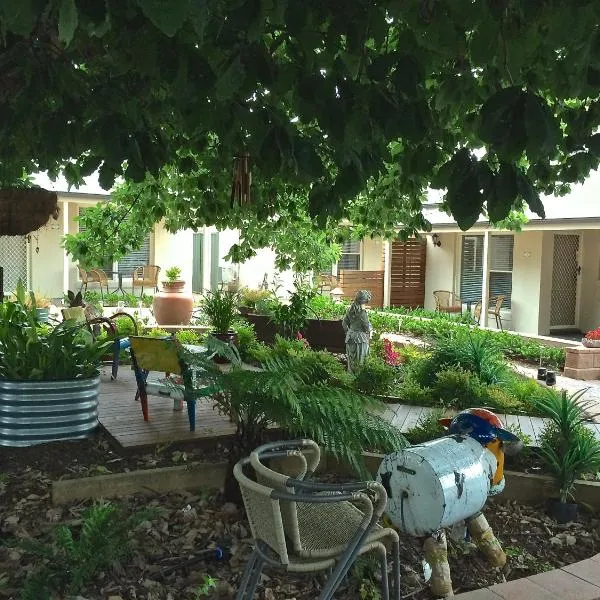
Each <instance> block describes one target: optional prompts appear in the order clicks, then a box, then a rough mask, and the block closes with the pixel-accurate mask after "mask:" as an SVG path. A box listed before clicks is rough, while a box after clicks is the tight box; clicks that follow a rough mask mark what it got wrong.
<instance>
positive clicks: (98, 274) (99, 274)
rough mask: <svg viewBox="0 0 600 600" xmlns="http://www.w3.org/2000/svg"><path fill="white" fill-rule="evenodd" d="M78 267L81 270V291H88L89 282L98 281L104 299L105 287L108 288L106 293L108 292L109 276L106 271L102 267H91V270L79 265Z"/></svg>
mask: <svg viewBox="0 0 600 600" xmlns="http://www.w3.org/2000/svg"><path fill="white" fill-rule="evenodd" d="M77 269H78V271H79V279H81V287H80V288H79V291H81V290H84V292H87V289H88V284H90V283H98V284H100V298H101V299H102V300H104V292H103V289H102V288H103V287H105V288H106V293H107V294H108V277H107V276H106V273H105V272H104V271H103V270H102V269H90V270H89V271H85V270H84V269H82V268H81V267H77Z"/></svg>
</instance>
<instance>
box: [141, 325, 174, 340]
mask: <svg viewBox="0 0 600 600" xmlns="http://www.w3.org/2000/svg"><path fill="white" fill-rule="evenodd" d="M144 335H147V336H148V337H153V338H164V337H169V336H170V335H171V334H170V333H169V332H168V331H167V330H166V329H161V328H160V327H155V328H154V329H150V330H149V331H146V332H145V333H144Z"/></svg>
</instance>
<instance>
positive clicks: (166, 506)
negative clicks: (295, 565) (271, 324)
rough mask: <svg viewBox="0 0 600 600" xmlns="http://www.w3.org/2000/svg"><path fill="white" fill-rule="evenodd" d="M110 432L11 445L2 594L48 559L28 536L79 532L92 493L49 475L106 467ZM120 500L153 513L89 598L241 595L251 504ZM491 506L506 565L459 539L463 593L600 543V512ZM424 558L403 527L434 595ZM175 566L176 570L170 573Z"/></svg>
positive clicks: (274, 584)
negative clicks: (63, 500)
mask: <svg viewBox="0 0 600 600" xmlns="http://www.w3.org/2000/svg"><path fill="white" fill-rule="evenodd" d="M102 441H103V440H102V439H100V440H98V439H96V440H83V441H81V442H70V443H69V444H68V445H66V444H64V443H61V444H50V445H45V446H38V447H33V448H28V449H23V451H21V450H19V449H17V450H15V451H11V452H10V456H6V455H5V454H4V453H3V456H2V465H1V470H2V472H3V473H4V475H3V478H2V485H1V486H0V493H1V496H2V504H1V506H0V523H1V529H2V535H3V538H4V542H3V544H2V545H1V546H0V572H3V573H5V575H4V587H3V588H0V590H1V591H0V595H2V596H5V597H9V598H10V597H15V598H18V597H19V596H18V591H17V590H19V589H20V587H21V585H22V582H23V580H24V578H25V576H26V574H27V573H28V572H29V571H30V570H32V569H33V567H34V566H39V564H40V561H39V559H37V558H34V557H33V556H32V555H31V554H30V553H28V552H26V551H25V549H24V548H23V547H22V546H21V545H20V543H21V541H22V540H24V539H26V538H28V537H29V536H33V537H34V538H36V539H38V540H49V539H51V536H49V534H50V533H51V532H52V531H54V530H55V529H56V527H57V526H58V525H67V526H70V527H71V528H72V530H73V532H74V533H75V535H76V537H77V534H78V532H79V528H80V524H81V519H82V514H83V511H84V510H85V509H86V508H87V507H89V506H90V503H89V502H84V503H81V502H78V503H75V504H71V505H65V506H62V507H54V506H52V505H51V504H50V498H49V492H50V483H51V480H52V479H56V478H60V477H63V476H65V475H67V474H70V475H72V471H71V469H72V468H74V465H88V464H93V463H96V465H97V466H104V467H106V468H107V469H112V468H114V467H113V465H115V464H117V463H116V462H110V461H114V458H115V457H116V453H112V454H110V453H109V452H108V451H107V450H106V449H105V448H104V447H103V445H102ZM99 442H100V444H99ZM66 450H68V452H66ZM189 451H190V455H192V454H193V455H194V456H195V457H197V458H200V457H201V456H202V455H203V454H205V453H206V452H207V451H206V450H205V449H202V448H200V449H193V448H190V449H189ZM102 453H105V454H106V460H105V461H104V462H102V461H101V459H102ZM161 454H165V455H168V453H164V452H161V449H160V448H155V449H152V450H150V451H149V452H148V454H147V456H156V455H161ZM65 455H68V458H66V457H65ZM119 458H123V461H122V462H123V464H128V465H129V466H130V467H133V466H134V464H135V461H137V460H140V457H134V456H129V457H119ZM127 461H131V462H127ZM118 462H121V461H118ZM114 506H118V507H122V510H123V516H127V515H132V514H136V513H137V514H140V513H141V512H142V511H146V510H147V509H150V513H149V514H147V515H144V518H143V519H142V521H141V523H139V525H138V526H137V527H136V528H135V529H133V530H132V532H131V533H130V536H131V539H132V540H133V547H132V554H131V555H130V556H129V557H126V558H123V559H122V568H119V569H116V570H114V569H110V568H104V569H102V574H101V575H99V576H94V577H90V578H89V580H88V581H86V582H85V585H84V586H83V587H82V588H81V590H80V591H79V592H78V593H80V595H81V596H82V597H85V598H87V599H89V600H96V599H97V600H100V599H104V598H107V597H110V596H115V597H117V598H118V597H120V598H122V600H134V599H135V598H152V599H156V600H166V599H167V598H177V599H182V600H188V599H189V600H196V598H198V597H205V596H204V595H203V594H202V593H201V592H202V591H203V589H205V590H206V591H207V594H206V597H208V598H222V599H225V598H233V597H234V591H235V590H236V588H237V583H238V581H239V579H240V576H241V572H242V570H243V567H244V565H245V559H246V557H247V554H248V553H249V551H250V537H249V529H248V524H247V522H246V519H245V515H244V512H243V510H239V509H238V508H237V507H235V506H233V505H230V504H224V503H223V501H222V499H221V496H220V495H219V494H218V493H213V494H209V493H207V492H206V491H202V490H197V491H194V492H185V491H181V492H178V493H169V492H165V493H160V494H153V493H152V492H151V491H149V492H148V494H147V495H144V496H129V497H127V498H124V499H122V500H120V501H118V502H117V501H115V502H114ZM485 514H486V516H487V518H488V520H489V522H490V524H491V525H492V527H493V528H494V530H495V532H496V533H497V535H498V537H499V538H500V540H501V541H502V543H503V546H504V548H505V550H506V552H507V554H508V563H507V566H506V567H505V568H504V569H503V570H501V571H496V570H493V569H489V568H488V567H487V565H486V563H485V562H484V560H483V558H482V557H481V555H480V554H479V553H478V552H477V551H475V550H474V549H473V548H472V547H471V546H470V545H467V544H457V543H455V542H450V544H449V546H450V557H449V558H450V567H451V571H452V578H453V582H454V586H455V592H457V593H458V592H461V591H467V590H471V589H476V588H480V587H486V586H489V585H492V584H494V583H500V582H503V581H505V580H512V579H517V578H520V577H524V576H527V575H531V574H534V573H537V572H540V571H544V570H549V569H551V568H556V567H560V566H563V565H565V564H569V563H572V562H576V561H578V560H582V559H584V558H587V557H589V556H592V555H594V554H596V553H597V552H598V551H599V550H600V533H599V529H600V528H599V526H600V522H599V521H598V520H597V519H594V518H592V517H590V516H588V515H584V516H583V517H582V518H581V520H579V521H577V522H575V523H572V524H569V525H557V524H556V523H555V522H553V521H552V520H550V519H548V518H547V517H545V516H544V513H543V508H541V507H531V506H527V505H521V504H517V503H515V502H512V501H510V502H503V501H501V500H499V501H491V502H490V503H489V504H488V506H487V508H486V511H485ZM216 544H219V545H222V546H225V547H227V548H229V549H230V550H231V552H232V555H233V556H232V558H231V559H230V560H228V561H223V562H214V561H208V562H206V561H199V562H197V563H194V562H193V560H192V559H193V557H194V555H195V554H196V553H197V552H199V551H201V550H202V549H204V548H206V547H209V546H211V545H212V546H214V545H216ZM421 559H422V553H421V549H420V542H419V541H418V540H415V539H412V538H409V537H407V536H401V568H402V586H403V594H404V595H405V596H406V595H411V596H410V597H412V598H416V599H417V600H424V599H426V598H427V599H428V598H430V595H429V591H428V589H427V586H426V584H425V583H424V581H423V579H422V572H421ZM177 565H179V566H177ZM166 569H171V572H170V573H165V570H166ZM373 572H374V570H373V565H372V564H370V563H368V562H364V561H363V562H361V563H360V565H359V568H358V569H356V570H355V571H354V572H353V574H352V576H351V578H350V580H349V582H348V583H347V584H345V587H344V589H341V590H340V591H339V592H338V594H337V596H336V597H340V598H347V599H348V600H359V598H365V597H367V598H369V596H364V595H361V592H360V591H359V590H360V588H361V586H362V587H363V594H364V593H365V592H364V590H367V589H368V586H369V579H368V577H369V576H370V575H372V574H373ZM268 576H269V577H268V579H265V581H264V585H263V586H262V587H261V591H260V598H261V600H263V599H270V600H284V599H288V598H296V600H314V598H316V597H317V595H318V590H319V579H318V578H314V577H294V576H287V575H285V576H281V575H277V574H275V573H273V572H272V571H269V572H268ZM208 577H212V578H213V579H214V580H216V583H215V585H216V586H217V588H218V591H211V590H210V589H209V588H210V587H211V586H210V585H209V584H210V580H208V579H207V578H208ZM169 594H170V596H169Z"/></svg>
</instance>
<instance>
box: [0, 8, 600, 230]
mask: <svg viewBox="0 0 600 600" xmlns="http://www.w3.org/2000/svg"><path fill="white" fill-rule="evenodd" d="M599 22H600V2H598V1H597V0H569V1H566V0H565V1H562V2H560V1H552V2H551V1H550V0H497V1H496V0H494V1H492V0H473V1H470V2H466V1H464V0H414V1H410V2H402V1H400V0H380V1H379V2H373V1H372V0H344V1H342V0H304V1H302V2H299V1H295V0H179V1H177V2H174V1H171V0H105V1H97V2H87V1H84V0H2V1H1V2H0V36H1V37H0V115H2V117H1V119H0V148H1V150H0V182H1V183H2V184H3V185H10V184H12V183H13V182H14V181H15V180H16V179H17V178H18V177H20V176H21V175H22V173H23V170H25V172H29V173H30V172H34V171H39V170H43V171H48V172H49V173H51V174H53V173H57V172H59V171H61V170H62V171H64V174H65V176H66V177H67V179H68V180H69V181H70V182H71V183H74V184H76V183H78V182H80V181H81V178H82V177H83V176H85V175H87V174H91V173H93V172H94V171H96V170H97V169H99V174H100V182H101V184H102V185H103V186H104V187H105V188H106V189H108V188H110V187H111V185H112V184H113V182H114V180H115V177H117V176H118V175H120V174H121V173H122V172H123V169H124V173H125V177H126V178H127V179H128V180H131V181H134V182H143V181H145V180H146V178H147V177H148V176H151V177H155V178H158V179H160V178H161V177H162V175H164V173H162V174H161V171H162V169H163V168H164V167H166V168H167V169H171V170H173V169H175V170H177V171H180V172H184V173H189V172H193V171H195V170H196V169H197V167H198V163H197V161H195V160H193V159H192V157H191V156H190V154H191V155H192V156H194V157H198V158H199V159H200V160H201V167H202V173H201V176H200V175H199V177H198V181H197V193H198V194H199V195H200V196H201V202H200V203H198V204H197V206H199V207H201V211H200V212H201V214H199V215H197V217H194V219H197V220H198V221H203V222H213V223H218V222H219V221H223V220H225V221H227V222H228V224H229V225H232V226H235V222H236V221H239V220H240V219H242V218H246V217H247V218H253V219H257V220H259V221H261V222H264V221H265V219H266V218H267V217H277V216H278V215H283V214H284V213H286V211H288V210H292V212H291V213H289V214H291V215H292V216H293V215H294V214H295V212H294V211H295V210H296V209H298V210H306V211H307V212H306V214H308V215H310V216H312V217H315V216H316V217H319V220H320V223H321V224H326V223H328V222H329V223H330V224H335V223H337V222H339V221H340V220H341V219H344V218H347V217H349V216H353V217H354V218H355V219H356V218H358V217H361V218H362V222H356V224H357V225H359V226H365V227H366V228H367V229H371V230H377V229H381V228H383V229H386V228H387V227H388V226H389V225H390V224H393V223H394V222H397V221H400V220H401V219H402V218H404V217H406V216H408V217H409V224H408V229H410V227H412V226H416V225H418V222H419V212H420V206H421V204H420V203H421V198H422V196H423V193H424V191H425V190H426V189H427V187H428V186H434V187H437V188H440V189H444V190H446V196H445V203H446V208H447V209H448V210H449V211H450V212H451V213H452V215H453V216H454V218H455V219H456V220H457V222H458V223H459V225H460V226H461V227H462V228H464V229H467V228H469V227H470V226H471V225H472V224H473V223H474V222H475V221H476V220H477V218H478V216H479V215H480V214H481V213H482V212H485V213H487V214H488V215H489V217H490V218H491V220H492V221H499V220H502V219H504V218H505V217H507V216H508V215H509V213H510V211H511V209H513V208H514V207H515V206H517V207H518V206H519V205H520V204H521V203H522V201H525V202H526V203H527V204H528V205H529V207H530V208H531V209H532V210H534V211H535V212H537V213H538V214H540V215H543V206H542V203H541V202H540V198H539V192H541V191H544V192H549V191H555V190H556V189H558V190H559V191H561V190H563V189H564V186H565V184H568V183H570V182H575V181H581V180H583V179H584V178H585V177H586V176H587V175H588V173H589V171H590V170H591V169H594V168H596V167H597V166H598V162H599V160H600V134H599V133H597V131H598V127H599V125H600V102H599V100H600V98H599V90H600V30H599V27H598V23H599ZM475 151H477V152H475ZM245 155H248V156H249V159H250V163H251V165H252V167H251V168H252V178H253V183H252V197H251V201H250V203H249V205H247V206H238V203H237V201H236V199H235V198H234V199H233V200H232V198H231V197H230V194H229V193H228V188H230V187H231V172H232V163H233V160H234V157H237V156H245ZM167 191H170V190H167ZM282 192H285V193H282ZM294 197H295V198H298V199H300V198H301V201H299V202H294V203H293V204H290V198H294ZM170 205H171V207H172V209H173V210H176V211H179V212H182V213H185V212H186V211H188V209H189V202H186V201H185V199H183V198H180V197H178V196H177V195H176V194H174V195H173V199H172V200H171V201H170ZM302 207H305V209H303V208H302ZM365 207H366V208H365ZM160 212H161V210H157V211H156V213H157V214H158V213H160ZM298 214H300V213H298ZM155 216H156V215H155ZM410 219H412V221H410Z"/></svg>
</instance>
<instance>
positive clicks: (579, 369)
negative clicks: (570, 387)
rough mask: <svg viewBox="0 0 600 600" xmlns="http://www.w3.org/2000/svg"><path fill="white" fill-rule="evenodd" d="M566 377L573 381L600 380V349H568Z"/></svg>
mask: <svg viewBox="0 0 600 600" xmlns="http://www.w3.org/2000/svg"><path fill="white" fill-rule="evenodd" d="M565 352H566V360H565V373H564V375H565V377H571V378H572V379H585V380H589V379H600V348H585V347H583V346H581V347H577V348H567V349H566V350H565Z"/></svg>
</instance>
